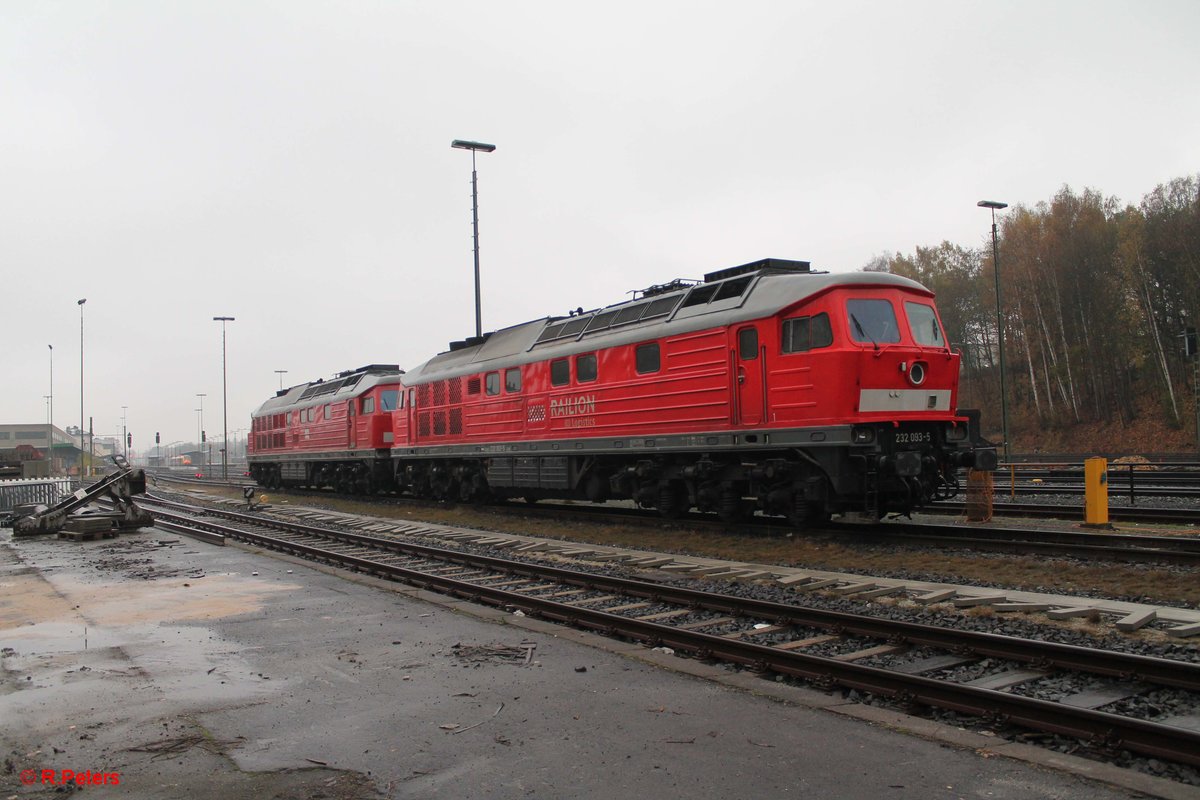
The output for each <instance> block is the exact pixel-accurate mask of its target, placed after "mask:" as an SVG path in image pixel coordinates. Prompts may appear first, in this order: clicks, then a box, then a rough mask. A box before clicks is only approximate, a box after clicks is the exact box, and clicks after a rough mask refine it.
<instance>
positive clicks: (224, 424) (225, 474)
mask: <svg viewBox="0 0 1200 800" xmlns="http://www.w3.org/2000/svg"><path fill="white" fill-rule="evenodd" d="M233 320H234V318H233V317H213V322H219V323H221V416H222V420H221V431H222V436H221V477H222V479H223V480H229V453H228V449H229V446H228V444H226V442H227V441H228V439H229V384H228V383H227V381H226V372H225V323H226V322H233Z"/></svg>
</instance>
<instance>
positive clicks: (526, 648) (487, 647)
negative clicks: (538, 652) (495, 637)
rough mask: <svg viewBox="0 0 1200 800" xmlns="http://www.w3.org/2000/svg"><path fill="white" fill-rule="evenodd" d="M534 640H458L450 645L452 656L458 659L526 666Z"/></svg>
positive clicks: (475, 662)
mask: <svg viewBox="0 0 1200 800" xmlns="http://www.w3.org/2000/svg"><path fill="white" fill-rule="evenodd" d="M536 648H537V643H536V642H529V641H524V642H521V643H520V644H519V645H507V644H480V645H474V644H463V643H462V642H459V643H458V644H455V645H453V646H451V648H450V649H451V650H453V651H454V653H453V654H454V657H455V658H457V659H458V660H459V661H466V662H470V663H474V664H482V663H487V662H492V661H498V662H500V663H503V664H520V665H521V666H524V667H527V666H529V665H530V664H531V663H532V662H533V651H534V650H535V649H536Z"/></svg>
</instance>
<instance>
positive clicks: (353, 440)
mask: <svg viewBox="0 0 1200 800" xmlns="http://www.w3.org/2000/svg"><path fill="white" fill-rule="evenodd" d="M346 444H347V446H348V447H349V448H350V449H351V450H353V449H354V448H356V447H358V431H357V430H356V429H355V418H354V398H353V397H351V398H350V399H349V400H347V401H346Z"/></svg>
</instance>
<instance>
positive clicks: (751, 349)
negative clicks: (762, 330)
mask: <svg viewBox="0 0 1200 800" xmlns="http://www.w3.org/2000/svg"><path fill="white" fill-rule="evenodd" d="M738 358H740V359H741V360H742V361H753V360H754V359H756V358H758V328H742V329H741V330H740V331H738Z"/></svg>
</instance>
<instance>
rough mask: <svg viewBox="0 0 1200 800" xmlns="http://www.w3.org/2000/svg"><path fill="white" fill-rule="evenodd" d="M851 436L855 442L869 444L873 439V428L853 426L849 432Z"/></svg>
mask: <svg viewBox="0 0 1200 800" xmlns="http://www.w3.org/2000/svg"><path fill="white" fill-rule="evenodd" d="M851 438H852V439H853V440H854V443H855V444H870V443H871V442H873V441H875V429H874V428H855V429H854V431H853V433H851Z"/></svg>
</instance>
